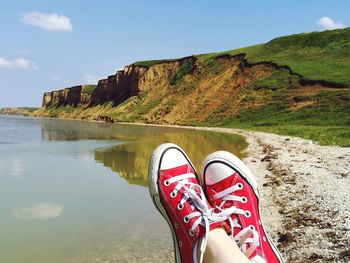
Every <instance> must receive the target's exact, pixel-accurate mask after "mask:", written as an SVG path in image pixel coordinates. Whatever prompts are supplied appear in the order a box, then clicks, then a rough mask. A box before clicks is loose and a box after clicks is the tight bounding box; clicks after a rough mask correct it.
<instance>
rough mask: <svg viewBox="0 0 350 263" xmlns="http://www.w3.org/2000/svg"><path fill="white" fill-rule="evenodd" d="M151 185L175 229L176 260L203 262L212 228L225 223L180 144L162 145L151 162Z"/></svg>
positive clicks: (156, 203)
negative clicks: (209, 201) (215, 213)
mask: <svg viewBox="0 0 350 263" xmlns="http://www.w3.org/2000/svg"><path fill="white" fill-rule="evenodd" d="M148 185H149V191H150V194H151V197H152V199H153V202H154V204H155V206H156V207H157V208H158V210H159V212H160V213H161V214H162V215H163V217H164V218H165V219H166V221H167V222H168V224H169V226H170V229H171V231H172V234H173V240H174V247H175V259H176V262H178V263H180V262H182V263H192V262H195V263H196V262H202V260H203V254H204V251H205V247H206V241H207V235H208V233H209V231H210V230H211V229H214V228H217V227H222V226H223V224H225V223H223V222H215V221H216V220H215V219H213V217H216V216H215V215H213V209H212V208H211V207H210V205H209V204H208V202H207V200H206V197H205V195H204V193H203V191H202V188H201V186H200V185H199V180H198V178H197V174H196V171H195V168H194V166H193V165H192V163H191V161H190V160H189V158H188V157H187V155H186V154H185V153H184V151H183V150H182V149H181V148H180V147H178V146H177V145H175V144H170V143H166V144H162V145H160V146H158V148H157V149H156V150H155V151H154V152H153V155H152V157H151V159H150V162H149V178H148ZM216 218H217V217H216Z"/></svg>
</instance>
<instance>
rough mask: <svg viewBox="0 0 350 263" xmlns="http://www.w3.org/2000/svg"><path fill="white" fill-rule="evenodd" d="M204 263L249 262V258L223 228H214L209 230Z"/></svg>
mask: <svg viewBox="0 0 350 263" xmlns="http://www.w3.org/2000/svg"><path fill="white" fill-rule="evenodd" d="M204 263H249V260H248V258H247V257H246V256H245V255H244V254H243V253H242V252H241V250H240V249H239V248H238V246H237V244H236V242H234V241H233V240H232V239H231V238H230V237H229V236H228V235H227V233H226V232H225V230H223V229H222V228H216V229H213V230H211V231H210V232H209V235H208V243H207V248H206V250H205V253H204Z"/></svg>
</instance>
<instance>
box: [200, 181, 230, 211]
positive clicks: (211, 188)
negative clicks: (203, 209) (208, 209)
mask: <svg viewBox="0 0 350 263" xmlns="http://www.w3.org/2000/svg"><path fill="white" fill-rule="evenodd" d="M234 179H235V177H234V176H232V175H231V176H228V177H226V178H225V179H222V180H221V181H219V182H217V183H215V184H212V185H206V191H207V194H208V196H210V200H209V201H210V203H211V205H212V206H213V207H215V206H220V205H221V202H222V201H221V199H218V200H213V199H211V197H212V196H213V195H215V194H216V193H219V192H221V191H223V190H225V189H227V188H229V187H231V186H232V185H233V183H234ZM226 203H227V205H229V206H231V205H232V201H226ZM225 207H226V205H225Z"/></svg>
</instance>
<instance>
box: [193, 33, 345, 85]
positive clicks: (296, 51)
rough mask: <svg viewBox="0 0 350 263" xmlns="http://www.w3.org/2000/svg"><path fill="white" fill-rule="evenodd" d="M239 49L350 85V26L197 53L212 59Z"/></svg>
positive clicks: (309, 75) (252, 57) (256, 59)
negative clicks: (227, 49) (224, 49)
mask: <svg viewBox="0 0 350 263" xmlns="http://www.w3.org/2000/svg"><path fill="white" fill-rule="evenodd" d="M238 53H246V54H247V59H248V61H249V62H259V61H272V62H274V63H276V64H279V65H286V66H288V67H290V68H291V69H292V70H293V72H295V73H298V74H300V75H301V76H303V78H304V79H307V80H325V81H328V82H334V83H338V84H343V85H345V86H350V74H349V72H350V28H346V29H338V30H329V31H323V32H312V33H303V34H296V35H290V36H284V37H279V38H275V39H273V40H271V41H269V42H267V43H266V44H261V45H256V46H251V47H246V48H241V49H235V50H230V51H225V52H220V53H211V54H204V55H198V57H199V58H201V59H210V58H213V57H215V56H218V55H222V54H238Z"/></svg>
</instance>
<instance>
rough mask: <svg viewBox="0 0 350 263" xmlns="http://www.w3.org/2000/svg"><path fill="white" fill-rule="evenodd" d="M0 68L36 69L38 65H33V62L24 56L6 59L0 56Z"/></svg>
mask: <svg viewBox="0 0 350 263" xmlns="http://www.w3.org/2000/svg"><path fill="white" fill-rule="evenodd" d="M0 68H5V69H6V68H7V69H27V70H30V69H32V70H38V67H37V66H36V65H35V63H34V62H31V61H30V60H28V59H26V58H16V59H14V60H8V59H6V58H2V57H0Z"/></svg>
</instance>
